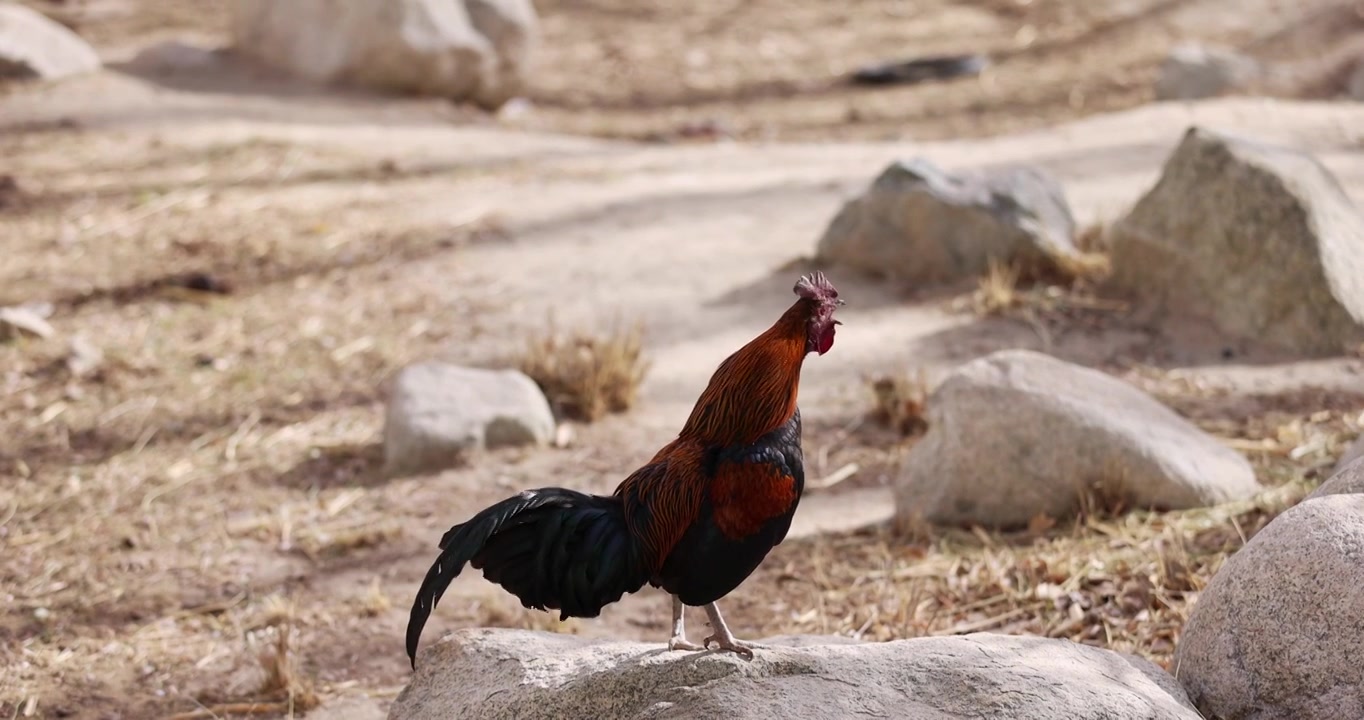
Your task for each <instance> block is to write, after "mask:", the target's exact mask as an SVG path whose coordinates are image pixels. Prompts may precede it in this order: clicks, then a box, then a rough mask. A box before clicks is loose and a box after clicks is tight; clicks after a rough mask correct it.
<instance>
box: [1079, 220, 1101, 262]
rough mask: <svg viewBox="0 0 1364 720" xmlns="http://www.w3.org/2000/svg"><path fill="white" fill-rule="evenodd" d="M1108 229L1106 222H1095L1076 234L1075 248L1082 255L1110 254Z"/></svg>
mask: <svg viewBox="0 0 1364 720" xmlns="http://www.w3.org/2000/svg"><path fill="white" fill-rule="evenodd" d="M1108 228H1109V223H1108V222H1107V221H1106V220H1095V221H1094V222H1091V223H1089V224H1088V225H1085V226H1084V227H1082V228H1080V229H1079V230H1077V231H1076V232H1075V247H1077V248H1079V249H1080V252H1082V253H1087V254H1088V253H1106V252H1108V249H1109V247H1108Z"/></svg>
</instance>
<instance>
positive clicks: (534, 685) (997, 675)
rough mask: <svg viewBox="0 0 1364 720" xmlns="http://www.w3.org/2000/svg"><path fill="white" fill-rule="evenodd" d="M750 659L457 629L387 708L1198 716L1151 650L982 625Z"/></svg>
mask: <svg viewBox="0 0 1364 720" xmlns="http://www.w3.org/2000/svg"><path fill="white" fill-rule="evenodd" d="M765 644H766V647H765V648H763V649H760V650H758V652H757V657H756V658H755V659H754V660H752V661H745V660H742V659H739V658H737V657H735V656H733V655H731V654H728V653H718V652H702V653H694V652H670V651H668V650H666V649H664V647H663V644H662V643H661V642H660V643H635V642H603V641H592V640H586V639H583V638H578V637H574V636H567V635H555V634H551V633H539V632H531V631H526V630H481V629H479V630H460V631H457V632H454V633H452V634H450V635H447V636H445V637H444V638H442V639H441V640H440V641H439V642H436V643H432V644H431V645H430V646H428V648H427V649H426V650H425V651H424V652H422V654H421V655H420V656H419V657H418V662H417V671H416V675H415V676H414V677H413V679H412V682H411V684H409V685H408V687H407V688H406V689H405V690H404V691H403V692H402V694H401V695H399V697H398V699H397V701H396V702H395V703H394V705H393V707H392V709H391V710H390V712H389V718H390V720H449V719H450V718H480V719H481V720H511V719H512V718H515V719H516V720H541V719H543V720H550V719H551V718H552V719H553V720H615V719H617V718H721V717H722V718H727V719H730V720H780V719H789V720H806V719H814V718H831V719H832V718H851V717H886V718H890V717H893V718H899V719H903V720H949V719H956V718H963V717H972V718H1028V719H1029V720H1052V719H1053V718H1054V719H1056V720H1061V719H1062V718H1064V719H1065V720H1100V719H1102V720H1129V719H1130V720H1136V719H1137V718H1141V719H1142V720H1166V719H1170V720H1173V719H1175V718H1179V719H1185V718H1187V719H1188V720H1196V719H1197V718H1198V717H1199V716H1198V713H1197V712H1196V711H1195V710H1194V709H1193V707H1192V705H1190V704H1189V702H1188V700H1187V698H1186V697H1185V696H1184V692H1183V690H1182V689H1181V688H1180V687H1179V684H1178V683H1176V682H1175V681H1174V679H1173V678H1171V677H1170V676H1169V675H1168V674H1167V673H1166V672H1165V671H1164V670H1161V669H1160V668H1159V667H1157V666H1156V665H1154V664H1152V663H1150V662H1149V661H1146V660H1144V659H1141V658H1137V657H1134V656H1130V655H1122V654H1119V653H1115V652H1111V651H1108V650H1102V649H1099V648H1094V647H1089V646H1086V645H1080V644H1077V643H1073V642H1070V641H1067V640H1051V639H1044V638H1029V637H1016V636H1008V635H993V634H987V633H978V634H974V635H965V636H958V637H932V638H917V639H913V640H898V641H894V642H886V643H853V644H850V643H848V642H847V640H846V639H840V638H802V637H783V638H770V639H768V640H767V641H765Z"/></svg>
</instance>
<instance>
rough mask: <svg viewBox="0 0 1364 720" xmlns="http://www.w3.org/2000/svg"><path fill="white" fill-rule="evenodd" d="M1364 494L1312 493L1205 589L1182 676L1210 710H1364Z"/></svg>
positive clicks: (1186, 637)
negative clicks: (1309, 498)
mask: <svg viewBox="0 0 1364 720" xmlns="http://www.w3.org/2000/svg"><path fill="white" fill-rule="evenodd" d="M1361 587H1364V495H1356V494H1346V495H1328V496H1324V497H1317V498H1314V499H1311V500H1305V501H1303V502H1302V503H1300V504H1298V505H1296V506H1294V507H1292V508H1290V509H1288V510H1287V511H1286V512H1284V513H1283V514H1282V515H1280V516H1279V517H1277V518H1275V519H1274V520H1273V521H1271V522H1270V523H1269V524H1268V525H1266V526H1265V528H1264V529H1263V530H1261V531H1260V532H1258V533H1256V535H1255V537H1253V538H1251V539H1250V542H1249V543H1246V546H1245V547H1243V548H1241V550H1239V551H1238V552H1237V553H1236V554H1235V555H1233V556H1231V558H1229V559H1228V560H1227V561H1226V563H1224V564H1223V565H1222V568H1221V569H1220V570H1218V572H1217V574H1216V575H1214V576H1213V578H1212V582H1210V583H1209V584H1208V587H1207V588H1206V589H1205V590H1203V592H1202V593H1200V595H1199V597H1198V601H1197V603H1196V604H1195V605H1194V608H1193V612H1192V614H1191V615H1190V616H1189V621H1188V623H1187V624H1186V625H1185V626H1184V633H1183V636H1182V637H1181V638H1180V641H1179V645H1178V647H1176V649H1175V658H1174V667H1175V668H1176V671H1175V674H1176V676H1177V677H1178V678H1179V680H1180V682H1181V683H1182V684H1183V685H1184V687H1185V688H1186V689H1187V690H1188V691H1189V697H1190V698H1191V699H1193V701H1194V702H1195V704H1197V705H1198V706H1199V708H1200V709H1201V710H1203V712H1204V713H1205V714H1207V715H1208V716H1209V717H1215V718H1220V719H1221V720H1279V719H1282V720H1290V719H1291V720H1340V719H1341V718H1361V717H1364V592H1360V588H1361Z"/></svg>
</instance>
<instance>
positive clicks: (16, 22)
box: [0, 2, 101, 80]
mask: <svg viewBox="0 0 1364 720" xmlns="http://www.w3.org/2000/svg"><path fill="white" fill-rule="evenodd" d="M100 66H101V63H100V60H99V55H98V54H96V53H95V49H94V48H92V47H90V44H89V43H87V42H85V41H84V40H82V39H81V36H79V35H77V34H76V33H73V32H71V31H70V30H68V29H67V28H66V27H65V26H64V25H61V24H59V23H57V22H55V21H53V20H50V19H48V17H47V16H46V15H43V14H42V13H40V12H37V11H36V10H31V9H29V8H27V7H24V6H23V5H20V4H18V3H13V2H0V79H6V78H13V79H24V80H57V79H60V78H64V77H67V76H69V75H80V74H83V73H88V72H94V71H96V70H98V69H100Z"/></svg>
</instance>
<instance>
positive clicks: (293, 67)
mask: <svg viewBox="0 0 1364 720" xmlns="http://www.w3.org/2000/svg"><path fill="white" fill-rule="evenodd" d="M537 33H538V22H537V20H536V15H535V7H534V6H533V5H532V4H531V1H530V0H290V1H289V2H278V1H277V0H235V1H234V3H233V15H232V37H233V41H234V45H235V48H236V50H237V51H239V52H241V53H243V54H245V55H247V56H249V57H253V58H255V59H257V60H259V61H261V62H263V63H265V64H267V65H270V66H273V67H276V68H279V69H282V70H285V71H287V72H290V73H292V74H294V75H296V76H298V77H301V78H304V79H307V80H311V81H315V82H325V83H333V82H335V83H345V84H350V85H355V86H360V87H366V88H371V89H378V90H384V91H395V92H401V93H414V94H421V95H434V96H439V97H446V98H450V99H451V100H456V101H468V102H473V103H475V104H478V105H480V106H482V107H485V108H488V109H496V108H498V107H501V106H502V105H503V104H504V103H506V102H507V101H508V100H511V99H512V98H514V97H516V96H517V95H519V94H520V93H521V92H522V91H523V89H524V88H525V84H526V79H527V75H528V73H529V72H530V64H531V62H532V56H533V53H534V50H535V44H536V37H537Z"/></svg>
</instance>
